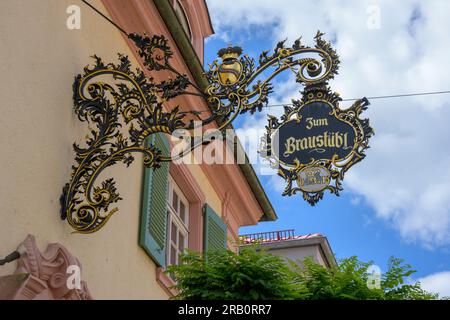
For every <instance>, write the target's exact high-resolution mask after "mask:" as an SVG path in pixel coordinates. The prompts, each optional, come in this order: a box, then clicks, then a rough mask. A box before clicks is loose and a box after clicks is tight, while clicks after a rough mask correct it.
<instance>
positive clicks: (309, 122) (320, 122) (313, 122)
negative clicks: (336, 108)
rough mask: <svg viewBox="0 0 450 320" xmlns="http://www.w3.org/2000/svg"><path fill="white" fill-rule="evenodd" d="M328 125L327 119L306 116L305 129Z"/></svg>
mask: <svg viewBox="0 0 450 320" xmlns="http://www.w3.org/2000/svg"><path fill="white" fill-rule="evenodd" d="M326 126H328V119H327V118H322V119H314V118H306V129H308V130H311V129H312V128H314V127H326Z"/></svg>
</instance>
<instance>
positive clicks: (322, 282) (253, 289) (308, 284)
mask: <svg viewBox="0 0 450 320" xmlns="http://www.w3.org/2000/svg"><path fill="white" fill-rule="evenodd" d="M182 261H183V263H182V264H181V265H177V266H169V267H168V270H167V272H168V273H170V274H171V275H172V276H173V277H174V278H175V279H176V280H177V285H176V286H175V287H176V288H177V289H178V290H179V292H180V293H179V295H178V296H176V297H175V298H176V299H186V300H188V299H202V300H216V299H217V300H218V299H225V300H226V299H242V300H264V299H273V300H280V299H304V300H321V299H340V300H343V299H357V300H368V299H373V300H429V299H438V295H437V294H433V293H429V292H427V291H425V290H423V289H422V288H421V287H420V283H414V284H408V283H405V282H406V279H407V278H408V277H410V276H411V275H412V274H413V273H414V272H415V270H413V269H412V267H411V266H410V265H408V264H405V263H404V261H403V260H401V259H397V258H393V257H392V258H390V260H389V263H388V270H387V271H386V272H385V273H384V274H383V275H382V278H381V281H380V288H378V289H376V288H375V289H370V288H369V286H368V285H367V282H368V281H367V280H368V273H367V270H368V268H369V266H370V265H371V264H372V263H370V262H361V261H359V260H358V259H357V257H350V258H346V259H343V260H342V261H340V262H339V264H338V265H337V266H334V267H331V268H325V267H323V266H321V265H319V264H317V263H315V262H314V261H313V260H312V259H311V258H306V259H305V260H303V261H302V262H301V263H299V262H297V263H295V262H293V261H289V262H286V261H285V260H284V259H282V258H280V257H278V256H274V255H272V254H269V253H267V252H265V251H258V250H256V249H255V247H245V248H243V249H242V250H241V251H240V253H239V254H237V253H235V252H233V251H230V250H226V251H225V250H222V251H214V252H209V253H208V255H207V259H204V258H203V257H202V256H201V255H199V254H197V253H193V252H189V253H187V254H185V255H184V256H183V257H182Z"/></svg>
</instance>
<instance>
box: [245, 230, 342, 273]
mask: <svg viewBox="0 0 450 320" xmlns="http://www.w3.org/2000/svg"><path fill="white" fill-rule="evenodd" d="M240 238H241V243H242V245H241V246H246V245H252V244H256V243H257V244H258V247H259V248H263V249H266V250H267V252H268V253H271V254H274V255H277V256H281V257H283V258H285V259H290V260H293V261H295V262H299V263H301V261H303V259H305V258H306V257H311V258H313V260H314V261H315V262H316V263H318V264H320V265H322V266H324V267H327V268H329V267H331V266H335V265H336V259H335V257H334V254H333V251H332V250H331V246H330V244H329V243H328V240H327V238H326V237H325V236H323V235H321V234H320V233H312V234H307V235H300V236H296V235H295V233H294V230H292V229H290V230H280V231H271V232H260V233H252V234H244V235H242V236H240Z"/></svg>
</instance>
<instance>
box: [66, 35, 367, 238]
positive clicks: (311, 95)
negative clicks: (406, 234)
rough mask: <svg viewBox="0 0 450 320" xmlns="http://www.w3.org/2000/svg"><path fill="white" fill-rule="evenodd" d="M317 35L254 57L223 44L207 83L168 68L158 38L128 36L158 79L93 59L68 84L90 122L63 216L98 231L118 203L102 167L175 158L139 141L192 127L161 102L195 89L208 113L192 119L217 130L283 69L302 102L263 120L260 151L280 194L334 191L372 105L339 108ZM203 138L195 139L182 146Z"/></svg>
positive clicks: (362, 140) (359, 148)
mask: <svg viewBox="0 0 450 320" xmlns="http://www.w3.org/2000/svg"><path fill="white" fill-rule="evenodd" d="M121 31H122V32H124V31H123V30H122V29H121ZM322 35H323V34H322V33H320V32H318V33H317V35H316V37H315V45H314V46H313V47H308V46H305V45H303V44H302V42H301V40H300V39H298V40H296V41H295V42H294V43H293V44H292V46H290V47H287V46H286V45H285V41H282V42H279V43H278V44H277V46H276V48H275V49H274V50H273V51H272V52H269V51H264V52H262V54H261V55H260V57H259V59H258V60H257V62H256V61H255V60H254V59H252V58H250V57H249V56H247V55H242V49H241V48H240V47H228V48H224V49H222V50H220V51H219V52H218V55H219V58H220V59H219V60H216V61H214V62H213V63H212V64H211V65H210V68H209V71H207V72H206V73H205V78H206V80H207V82H208V85H207V86H206V88H199V87H198V86H197V85H196V84H195V83H192V82H191V81H190V80H189V77H188V76H186V75H184V74H181V73H179V72H178V71H177V70H176V69H175V68H174V67H173V66H172V64H171V58H172V56H173V53H172V51H171V50H170V47H169V44H168V40H167V39H166V38H165V37H163V36H158V35H154V36H152V37H149V36H147V35H144V36H141V35H137V34H127V36H128V37H129V38H130V39H131V40H132V41H133V42H134V44H135V45H136V48H137V49H138V53H139V55H140V57H141V58H142V62H143V64H144V66H145V67H146V69H147V70H148V71H151V72H158V71H161V70H163V71H165V72H168V73H170V74H171V76H170V78H169V77H168V78H167V79H166V80H164V81H161V82H156V81H155V79H153V78H148V77H146V76H145V74H144V72H143V71H142V70H140V69H137V70H134V69H133V68H132V67H131V63H130V60H129V59H128V57H126V56H124V55H119V61H118V63H105V62H103V60H102V59H101V58H100V57H98V56H94V64H93V65H91V66H86V67H85V68H84V70H83V72H82V73H81V74H79V75H77V76H76V77H75V82H74V84H73V98H74V104H75V108H74V111H75V113H76V115H77V116H78V119H79V120H80V121H82V122H86V123H89V129H90V130H89V131H90V133H89V134H88V136H87V138H86V141H85V142H84V143H81V144H78V143H77V144H74V150H75V153H76V155H75V165H73V166H72V174H71V176H70V177H71V178H70V181H69V182H68V183H67V184H66V185H65V186H64V188H63V194H62V196H61V198H60V201H61V218H62V219H63V220H67V221H68V223H69V224H70V226H71V227H72V228H73V229H74V230H75V232H78V233H92V232H96V231H98V230H99V229H101V228H102V227H103V226H105V224H106V223H107V221H108V220H109V219H110V218H111V217H112V215H113V214H114V213H115V212H117V211H118V208H117V207H114V204H115V203H116V202H118V201H119V200H121V197H120V195H119V193H118V191H117V187H116V183H115V181H114V179H113V178H109V179H106V180H104V181H102V182H100V183H99V182H98V181H97V178H98V177H99V176H101V174H102V172H103V171H104V170H105V169H107V168H110V167H111V166H113V165H114V164H116V163H120V162H122V163H124V164H126V165H127V166H129V165H130V164H131V163H132V162H133V161H134V157H133V154H135V153H141V154H143V155H144V164H145V165H146V166H147V167H149V168H153V169H154V170H158V168H159V166H160V165H161V163H163V162H169V161H172V160H173V159H174V157H172V155H170V154H164V153H163V152H162V151H161V150H159V149H158V148H157V147H156V146H155V145H153V144H151V143H146V141H147V142H149V139H147V138H148V137H150V136H151V135H153V134H156V133H164V134H168V135H171V134H174V132H175V131H176V130H178V129H183V130H187V131H190V130H194V129H195V125H194V120H192V113H190V112H181V111H180V108H178V107H176V108H173V109H171V110H166V109H165V106H164V103H165V102H167V101H170V100H172V99H174V98H176V97H178V96H181V95H195V96H200V97H202V98H203V99H204V100H205V101H206V102H207V103H208V105H209V108H210V111H211V115H210V116H208V117H206V118H203V119H201V118H200V115H199V114H195V116H197V117H198V118H200V119H197V121H200V122H201V125H202V126H205V125H208V124H210V123H212V122H216V123H217V125H218V129H219V130H224V129H225V128H226V127H227V126H228V125H229V124H230V123H231V122H232V121H233V120H234V119H236V117H237V116H238V115H240V114H243V113H246V112H249V113H250V114H253V113H255V112H256V111H261V110H262V109H263V108H264V107H265V106H267V102H268V96H269V94H270V93H271V92H272V89H273V87H272V85H271V81H272V79H273V78H274V77H276V76H278V75H279V74H281V73H282V72H284V71H291V72H293V73H294V74H295V77H296V81H297V82H298V83H299V84H300V85H302V86H304V90H303V92H302V99H301V100H299V101H294V105H293V107H290V106H286V107H285V114H284V115H283V116H282V117H281V119H277V118H274V117H270V118H269V124H268V126H267V135H266V137H265V138H264V139H263V141H262V149H261V154H262V156H263V157H265V158H266V159H268V160H269V161H270V163H271V165H272V166H273V167H274V169H276V170H277V171H278V174H279V175H280V176H281V177H283V178H284V179H285V180H286V182H287V186H286V190H285V191H284V194H283V195H293V194H295V193H296V192H299V191H300V192H302V193H303V197H304V199H306V200H307V201H308V202H309V203H310V204H315V203H316V202H317V201H318V200H320V199H321V198H322V197H323V193H324V191H325V190H330V191H331V192H332V193H335V194H338V192H339V191H340V190H342V187H341V183H342V180H343V178H344V173H345V172H346V171H347V170H348V169H349V168H350V167H351V166H353V165H354V164H355V163H357V162H358V161H360V160H362V159H363V158H364V150H365V149H367V148H368V140H369V138H370V136H371V135H372V134H373V130H372V129H371V128H370V126H369V121H368V120H361V119H360V114H361V112H362V111H363V110H364V109H366V107H367V105H368V104H369V103H368V101H367V100H366V99H361V100H358V101H356V102H355V103H354V104H353V105H352V106H351V107H350V108H348V109H345V110H342V109H340V108H339V101H340V98H339V96H338V95H337V94H336V93H332V92H331V91H330V89H329V88H328V85H327V83H328V80H330V79H332V78H333V77H334V75H335V74H337V69H338V64H339V59H338V56H337V54H336V52H335V50H334V49H333V48H332V47H331V45H330V43H328V42H327V41H325V40H323V39H322ZM189 117H190V118H191V119H190V120H189ZM202 144H205V142H199V143H194V144H192V145H190V146H189V148H188V150H185V152H186V153H187V152H189V151H191V150H193V149H194V148H196V147H197V146H199V145H202ZM177 156H179V155H177Z"/></svg>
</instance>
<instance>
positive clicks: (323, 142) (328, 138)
mask: <svg viewBox="0 0 450 320" xmlns="http://www.w3.org/2000/svg"><path fill="white" fill-rule="evenodd" d="M284 147H285V151H284V153H283V156H285V157H288V156H289V155H291V154H293V153H294V152H297V151H304V150H310V149H317V148H343V149H348V148H349V145H348V133H341V132H328V131H325V132H324V133H323V134H320V135H317V136H310V137H306V138H299V139H296V138H294V137H289V138H288V139H286V142H285V144H284Z"/></svg>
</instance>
